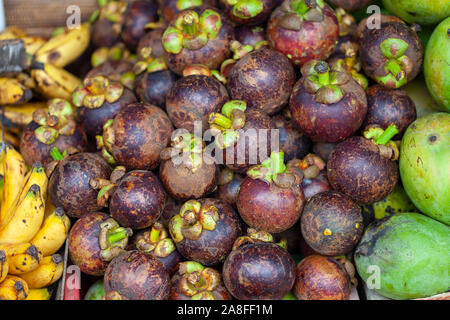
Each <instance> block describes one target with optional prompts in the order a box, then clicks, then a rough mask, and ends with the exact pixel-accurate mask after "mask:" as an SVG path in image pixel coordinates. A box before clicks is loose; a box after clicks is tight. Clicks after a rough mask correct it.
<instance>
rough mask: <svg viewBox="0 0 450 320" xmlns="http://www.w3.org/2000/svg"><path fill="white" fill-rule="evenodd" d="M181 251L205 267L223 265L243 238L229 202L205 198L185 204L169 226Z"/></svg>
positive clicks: (238, 222) (239, 223)
mask: <svg viewBox="0 0 450 320" xmlns="http://www.w3.org/2000/svg"><path fill="white" fill-rule="evenodd" d="M169 232H170V234H171V236H172V239H173V241H174V242H175V245H176V246H177V249H178V251H179V252H180V253H181V254H182V255H183V256H184V257H185V258H186V259H188V260H194V261H197V262H199V263H201V264H202V265H205V266H213V265H217V264H220V263H222V262H223V261H224V260H225V258H226V257H227V255H228V254H229V253H230V251H231V249H232V247H233V243H234V241H235V240H236V239H237V238H238V237H239V236H240V235H241V233H242V229H241V222H240V220H239V217H238V215H237V213H236V212H235V211H234V210H233V208H232V207H231V206H230V205H228V204H227V203H225V202H223V201H221V200H217V199H212V198H204V199H199V200H189V201H187V202H186V203H184V204H183V205H182V207H181V209H180V213H179V214H178V215H176V216H174V217H173V218H172V219H171V220H170V223H169Z"/></svg>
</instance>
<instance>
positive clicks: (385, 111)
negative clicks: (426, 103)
mask: <svg viewBox="0 0 450 320" xmlns="http://www.w3.org/2000/svg"><path fill="white" fill-rule="evenodd" d="M366 94H367V116H366V119H365V120H364V124H363V127H366V126H372V125H376V126H379V127H381V128H383V129H386V128H387V127H388V126H389V125H390V124H392V123H393V124H395V125H396V126H397V129H398V131H399V134H398V135H396V136H394V139H399V138H401V136H402V135H403V132H404V131H405V130H406V128H408V126H409V125H410V124H411V123H412V122H413V121H414V120H416V106H415V104H414V101H413V100H412V99H411V98H410V97H409V96H408V94H407V93H406V92H405V91H403V90H401V89H392V90H389V89H386V88H384V87H382V86H380V85H374V86H371V87H370V88H369V89H368V90H366Z"/></svg>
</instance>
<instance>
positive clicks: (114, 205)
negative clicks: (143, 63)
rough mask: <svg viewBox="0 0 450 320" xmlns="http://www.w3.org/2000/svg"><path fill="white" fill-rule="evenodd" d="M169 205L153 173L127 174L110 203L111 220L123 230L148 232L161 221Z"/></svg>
mask: <svg viewBox="0 0 450 320" xmlns="http://www.w3.org/2000/svg"><path fill="white" fill-rule="evenodd" d="M165 204H166V192H165V191H164V187H163V185H162V184H161V182H160V181H159V179H158V177H157V176H156V175H155V174H154V173H153V172H151V171H144V170H135V171H131V172H128V173H127V174H125V176H123V178H122V179H121V180H120V183H119V185H118V186H117V189H116V190H115V191H114V194H113V195H112V197H111V200H110V202H109V212H110V214H111V217H112V218H113V219H114V220H116V221H117V222H118V223H119V224H120V225H121V226H123V227H130V228H132V229H145V228H148V227H150V226H151V225H152V224H153V223H154V222H155V221H156V220H158V218H159V217H160V216H161V213H162V211H163V209H164V206H165Z"/></svg>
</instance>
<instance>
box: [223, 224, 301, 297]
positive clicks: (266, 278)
mask: <svg viewBox="0 0 450 320" xmlns="http://www.w3.org/2000/svg"><path fill="white" fill-rule="evenodd" d="M222 276H223V281H224V283H225V287H226V288H227V289H228V291H229V292H230V293H231V294H232V295H233V297H234V298H236V299H239V300H281V299H282V298H283V297H284V296H285V295H286V294H287V293H288V292H289V291H290V290H291V289H292V287H293V285H294V281H295V263H294V260H293V259H292V257H291V255H290V254H289V253H288V252H287V251H286V249H284V248H282V247H281V246H279V245H278V244H275V243H273V237H272V235H271V234H269V233H267V232H262V231H256V230H253V229H249V234H248V235H247V236H243V237H240V238H238V239H237V240H236V242H235V244H234V246H233V251H231V253H230V254H229V255H228V257H227V258H226V260H225V262H224V264H223V270H222Z"/></svg>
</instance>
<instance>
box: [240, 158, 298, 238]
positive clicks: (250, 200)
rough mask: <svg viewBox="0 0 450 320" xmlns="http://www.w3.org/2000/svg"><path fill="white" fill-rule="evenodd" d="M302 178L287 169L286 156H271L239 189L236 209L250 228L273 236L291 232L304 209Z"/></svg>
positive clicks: (253, 171)
mask: <svg viewBox="0 0 450 320" xmlns="http://www.w3.org/2000/svg"><path fill="white" fill-rule="evenodd" d="M302 178H303V173H302V172H301V170H300V169H298V168H296V167H290V168H289V169H287V167H286V165H285V164H284V159H283V152H272V154H271V156H270V158H268V159H267V160H265V161H263V162H262V164H261V165H257V166H254V167H252V168H250V169H249V170H248V171H247V177H246V178H245V179H244V180H243V181H242V183H241V185H240V187H239V193H238V196H237V201H236V206H237V209H238V211H239V214H240V216H241V218H242V219H243V220H244V222H245V223H246V224H247V225H249V226H250V227H253V228H256V229H259V230H264V231H267V232H270V233H279V232H282V231H285V230H287V229H289V228H291V227H292V226H293V225H294V224H295V223H296V222H297V221H298V220H299V218H300V215H301V213H302V210H303V206H304V205H305V196H304V194H303V189H302V187H301V180H302Z"/></svg>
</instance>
